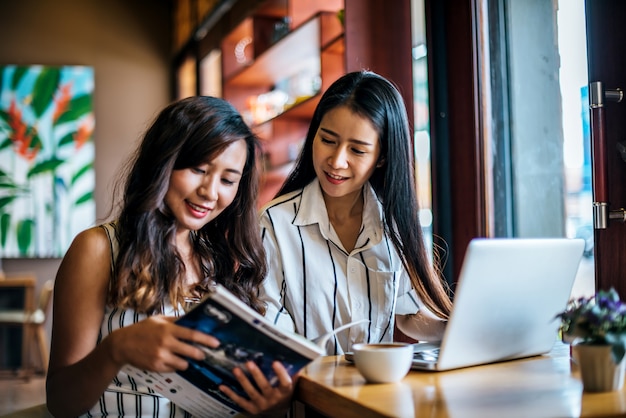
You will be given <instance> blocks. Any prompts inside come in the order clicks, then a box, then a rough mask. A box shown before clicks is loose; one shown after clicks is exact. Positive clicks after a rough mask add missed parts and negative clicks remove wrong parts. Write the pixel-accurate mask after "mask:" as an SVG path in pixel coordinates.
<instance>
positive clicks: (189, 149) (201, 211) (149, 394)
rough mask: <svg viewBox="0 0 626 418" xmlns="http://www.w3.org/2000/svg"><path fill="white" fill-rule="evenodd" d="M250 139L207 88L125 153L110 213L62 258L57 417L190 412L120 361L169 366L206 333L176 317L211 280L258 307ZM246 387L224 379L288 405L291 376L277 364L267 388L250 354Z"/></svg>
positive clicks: (54, 384)
mask: <svg viewBox="0 0 626 418" xmlns="http://www.w3.org/2000/svg"><path fill="white" fill-rule="evenodd" d="M257 156H258V142H257V138H256V137H255V136H254V135H253V134H252V133H251V131H250V130H249V128H248V127H247V126H246V124H245V123H244V121H243V120H242V118H241V116H240V115H239V113H238V112H237V111H236V110H235V109H234V108H233V107H232V106H231V105H230V104H228V103H227V102H225V101H223V100H221V99H217V98H213V97H191V98H188V99H183V100H181V101H178V102H175V103H173V104H171V105H169V106H167V107H166V108H165V109H164V110H163V111H162V112H161V113H160V114H159V115H158V117H157V118H156V120H155V121H154V123H153V124H152V125H151V126H150V128H149V129H148V130H147V132H146V133H145V135H144V137H143V140H142V142H141V144H140V146H139V148H138V150H137V152H136V154H135V155H134V156H133V158H132V160H131V161H130V165H129V169H128V172H127V176H126V177H125V180H124V181H125V183H124V184H123V187H124V190H123V195H122V198H121V202H120V208H119V213H118V214H117V218H116V220H115V221H113V222H110V223H105V224H103V225H100V226H97V227H94V228H91V229H88V230H86V231H83V232H82V233H80V234H79V235H78V236H77V237H76V238H75V239H74V242H73V243H72V245H71V247H70V249H69V250H68V252H67V254H66V255H65V257H64V259H63V261H62V263H61V266H60V268H59V271H58V274H57V278H56V284H55V292H54V312H53V318H54V319H53V330H52V349H51V355H50V366H49V371H48V377H47V404H48V407H49V409H50V411H51V412H52V413H53V415H54V416H58V417H64V416H77V415H81V414H84V415H85V416H104V415H111V416H154V417H165V416H167V417H174V416H189V414H188V413H186V412H185V411H183V410H182V409H181V408H180V407H177V406H176V405H174V404H172V403H171V402H170V401H169V400H168V399H166V398H163V397H161V396H159V395H157V394H155V393H154V392H153V391H151V390H149V389H148V388H146V387H142V386H141V385H138V384H137V382H135V381H134V380H133V379H132V378H131V377H130V376H128V375H127V374H126V373H124V372H123V371H122V367H123V366H124V365H125V364H130V365H133V366H135V367H137V368H139V369H141V370H150V371H156V372H173V371H176V370H182V369H185V368H186V367H187V366H188V363H187V361H186V360H185V357H188V358H194V359H198V360H200V359H203V358H204V353H203V352H202V350H200V349H199V348H197V347H196V346H195V345H194V343H197V344H203V345H206V346H208V347H212V348H215V347H217V346H218V345H219V341H217V340H216V339H215V338H213V337H212V336H210V335H207V334H204V333H202V332H200V331H196V330H192V329H189V328H186V327H181V326H178V325H176V324H174V322H173V321H174V320H175V318H176V317H177V316H179V315H181V314H182V313H184V306H185V303H187V301H188V300H197V299H199V298H201V297H202V296H203V295H204V294H205V293H206V292H207V291H208V290H209V288H210V286H211V284H212V283H213V282H217V283H220V284H221V285H223V286H225V287H226V288H228V289H229V290H230V291H231V292H233V293H234V294H235V295H237V296H238V297H239V298H240V299H241V300H243V301H244V302H246V303H247V304H249V305H250V306H252V307H253V308H254V309H256V310H257V311H259V312H261V313H263V312H264V309H263V305H262V303H261V302H260V300H259V299H258V289H259V285H260V283H261V281H262V280H263V277H264V274H265V272H266V264H265V256H264V251H263V246H262V243H261V241H260V238H259V237H258V235H257V234H254V233H251V231H256V230H257V229H258V218H257V216H256V198H257V188H258V178H257V176H258V174H257V170H256V161H257ZM248 363H249V364H246V367H248V369H249V371H250V373H251V375H252V377H253V378H254V380H255V383H256V385H257V386H256V387H255V386H254V385H252V384H251V382H250V381H249V380H248V379H247V378H246V377H245V375H244V374H243V373H241V371H240V370H236V371H235V376H236V377H237V378H238V380H239V381H240V383H241V384H242V387H243V388H244V389H245V391H246V392H247V394H248V395H249V399H244V398H243V397H241V396H238V395H237V394H235V393H234V392H232V391H230V390H228V388H225V389H222V390H223V391H224V392H225V393H226V394H227V395H228V396H229V397H230V398H231V399H233V400H234V401H235V402H236V403H238V404H239V405H240V406H242V407H243V408H244V409H245V410H247V411H248V412H250V413H259V412H266V411H269V410H273V409H276V408H278V409H280V408H283V407H286V404H288V401H289V398H290V395H291V393H292V381H291V378H290V377H289V374H288V373H287V371H286V370H285V368H284V367H283V366H282V365H281V364H279V363H275V364H274V365H273V367H274V370H275V372H276V374H277V376H278V378H279V384H278V386H277V387H275V388H273V387H271V386H270V385H269V383H268V382H267V380H266V379H265V377H264V375H263V374H262V372H261V371H260V369H259V368H258V367H256V365H255V364H254V362H248Z"/></svg>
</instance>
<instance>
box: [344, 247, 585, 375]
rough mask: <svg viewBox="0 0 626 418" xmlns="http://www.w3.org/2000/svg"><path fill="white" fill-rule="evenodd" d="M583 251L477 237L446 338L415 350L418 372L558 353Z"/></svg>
mask: <svg viewBox="0 0 626 418" xmlns="http://www.w3.org/2000/svg"><path fill="white" fill-rule="evenodd" d="M583 249H584V241H583V240H582V239H566V238H537V239H526V238H477V239H473V240H472V241H471V242H470V244H469V246H468V248H467V252H466V254H465V258H464V260H463V266H462V268H461V273H460V276H459V280H458V282H457V287H456V291H455V297H454V304H453V309H452V313H451V316H450V319H449V321H448V325H447V326H446V331H445V333H444V336H443V339H442V341H441V343H440V344H439V343H419V344H415V355H414V359H413V367H412V368H413V369H414V370H433V371H442V370H450V369H456V368H460V367H468V366H475V365H480V364H486V363H494V362H499V361H505V360H513V359H518V358H523V357H530V356H535V355H539V354H544V353H547V352H548V351H550V350H551V349H552V347H553V346H554V343H555V341H556V338H557V331H558V327H559V321H558V320H557V319H556V318H555V316H556V314H557V313H558V312H561V311H562V310H563V309H564V308H565V306H566V305H567V302H568V300H569V297H570V294H571V291H572V287H573V285H574V279H575V277H576V273H577V271H578V265H579V263H580V260H581V257H582V253H583ZM347 358H348V359H349V355H348V356H347Z"/></svg>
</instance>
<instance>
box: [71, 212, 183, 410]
mask: <svg viewBox="0 0 626 418" xmlns="http://www.w3.org/2000/svg"><path fill="white" fill-rule="evenodd" d="M101 227H102V228H103V229H104V230H105V232H106V233H107V236H108V237H109V242H110V245H111V273H112V274H115V258H116V255H117V252H118V241H117V233H116V227H117V225H116V224H115V223H114V222H111V223H107V224H103V225H101ZM163 313H164V314H165V315H169V316H179V315H181V314H182V310H175V309H173V308H172V307H171V306H170V305H169V304H167V305H164V312H163ZM146 317H147V315H146V314H139V313H136V312H135V311H133V310H132V309H119V308H111V307H110V306H106V307H105V312H104V319H103V321H102V326H101V328H100V335H99V337H98V342H100V341H101V340H102V339H104V338H105V337H106V336H107V335H109V334H110V333H111V332H112V331H114V330H116V329H118V328H122V327H125V326H128V325H132V324H134V323H136V322H139V321H141V320H143V319H145V318H146ZM82 416H83V417H108V416H111V417H172V418H174V417H191V414H189V413H188V412H186V411H184V410H183V409H181V408H180V407H177V406H176V405H175V404H173V403H172V402H171V401H170V400H169V399H167V398H165V397H163V396H161V395H159V394H157V393H155V392H154V391H153V390H152V389H149V388H148V387H146V386H143V385H140V384H138V383H137V382H136V381H135V380H134V379H132V378H131V377H130V376H128V375H127V374H126V373H124V372H122V371H120V372H119V373H118V374H117V376H116V377H115V379H113V381H112V382H111V383H110V384H109V387H108V388H107V389H106V390H105V392H104V393H103V394H102V396H101V397H100V399H99V400H98V402H97V403H96V404H95V405H94V406H93V407H92V408H91V409H90V410H89V411H88V412H87V413H86V414H84V415H82Z"/></svg>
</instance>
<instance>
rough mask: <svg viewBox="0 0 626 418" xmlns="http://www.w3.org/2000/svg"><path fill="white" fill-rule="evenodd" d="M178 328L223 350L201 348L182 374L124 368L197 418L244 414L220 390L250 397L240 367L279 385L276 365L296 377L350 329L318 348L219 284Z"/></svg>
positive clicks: (322, 340)
mask: <svg viewBox="0 0 626 418" xmlns="http://www.w3.org/2000/svg"><path fill="white" fill-rule="evenodd" d="M176 323H177V324H179V325H184V326H186V327H189V328H193V329H198V330H200V331H204V332H206V333H208V334H211V335H213V336H214V337H216V338H217V339H218V340H219V341H220V346H219V347H218V348H209V347H206V346H202V345H198V347H200V348H201V349H202V350H203V351H204V352H205V354H206V357H205V358H204V360H201V361H196V360H192V359H188V360H189V367H188V368H187V369H186V370H184V371H178V372H175V373H154V372H148V371H145V370H139V369H137V368H135V367H133V366H130V365H127V366H124V371H125V372H126V373H127V374H128V375H129V377H131V378H133V379H135V381H137V383H143V384H145V385H146V386H148V387H149V388H151V389H153V390H154V391H155V392H157V393H159V394H161V395H162V396H164V397H166V398H169V399H170V400H171V401H172V402H174V403H175V404H176V405H177V406H179V407H181V408H183V409H185V410H186V411H187V412H189V413H191V414H193V415H194V416H199V417H228V416H236V415H238V414H240V413H241V412H242V409H241V408H240V407H239V406H238V405H237V404H235V403H234V402H232V401H231V400H230V398H228V397H227V396H226V395H225V394H224V393H222V392H221V391H220V390H219V386H220V385H227V386H229V387H230V388H231V389H233V390H234V391H235V392H237V393H239V394H241V395H242V396H246V397H247V395H246V394H245V392H244V391H243V389H242V388H241V386H240V385H239V382H238V381H237V379H236V378H235V376H234V375H233V374H232V370H233V368H235V367H239V368H240V369H241V370H243V371H244V373H246V367H245V363H246V362H247V361H249V360H252V361H254V362H255V363H256V364H257V365H258V366H259V368H260V369H261V370H262V371H263V373H264V374H265V376H266V377H267V379H268V380H269V381H270V383H271V384H273V385H274V384H277V383H278V378H277V377H276V375H275V373H274V371H273V369H272V367H271V364H272V362H273V361H274V360H278V361H280V362H281V363H282V364H283V365H284V366H285V368H286V369H287V371H288V372H289V374H290V375H291V376H293V375H294V374H295V373H297V372H298V371H299V370H300V369H302V368H303V367H304V366H306V365H307V364H308V363H309V362H311V361H312V360H314V359H315V358H317V357H319V356H321V355H323V354H325V350H324V348H322V347H323V344H320V343H323V342H324V341H325V340H326V339H327V338H328V337H329V336H331V335H332V334H334V333H336V332H338V331H340V330H341V329H345V328H346V327H345V326H344V327H341V328H340V329H339V328H338V329H336V330H335V331H333V332H332V333H330V334H327V335H325V336H324V337H323V338H321V339H320V340H319V343H316V342H313V341H310V340H307V339H306V338H304V337H302V336H300V335H298V334H294V333H290V332H285V331H282V330H280V329H278V328H277V327H276V326H274V325H273V324H272V323H271V322H269V321H268V320H267V319H265V318H264V317H263V316H261V315H260V314H259V313H257V312H256V311H254V310H253V309H251V308H250V307H249V306H247V305H246V304H245V303H243V302H242V301H240V300H239V299H238V298H237V297H236V296H234V295H233V294H232V293H231V292H229V291H228V290H227V289H226V288H224V287H223V286H221V285H216V286H215V288H214V291H212V292H210V293H209V295H207V296H206V297H205V298H204V299H203V300H202V301H201V302H200V303H199V304H198V305H197V306H195V307H194V308H193V309H191V310H190V311H189V312H188V313H187V314H185V315H184V316H182V317H181V318H179V319H178V320H177V321H176ZM350 325H353V324H350ZM250 379H251V381H252V382H254V380H253V379H252V378H250Z"/></svg>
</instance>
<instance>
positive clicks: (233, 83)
mask: <svg viewBox="0 0 626 418" xmlns="http://www.w3.org/2000/svg"><path fill="white" fill-rule="evenodd" d="M285 2H286V3H287V7H286V8H283V6H284V5H285ZM341 4H342V5H343V1H342V2H341ZM337 5H338V1H337V0H327V1H318V2H312V3H310V4H307V5H303V4H302V3H298V4H297V5H295V2H294V0H271V1H270V2H268V3H267V6H266V7H265V8H264V7H263V6H262V7H261V8H260V9H259V11H258V14H255V15H253V16H250V17H248V18H246V19H245V20H244V21H243V22H242V23H240V24H239V25H238V26H237V27H236V28H235V29H234V30H233V31H232V32H231V33H230V34H228V35H227V36H226V37H225V38H224V39H223V41H222V44H221V46H222V74H223V79H222V81H223V83H222V85H223V97H224V98H225V99H226V100H228V101H229V102H231V103H232V104H233V105H234V106H235V107H236V108H237V109H238V110H239V111H240V112H241V114H242V115H244V118H245V119H246V120H247V121H248V123H249V124H250V125H251V126H252V128H253V130H254V131H255V133H256V134H257V135H258V136H259V138H261V140H262V147H263V152H264V158H265V160H266V165H267V167H269V168H268V170H267V171H266V172H264V174H263V176H262V182H261V196H260V200H259V203H260V204H261V205H262V204H264V203H265V202H266V201H267V200H269V199H271V198H272V197H273V196H274V194H275V193H276V192H278V190H279V189H280V187H281V185H282V183H283V182H284V180H285V179H286V177H287V175H288V174H289V171H290V170H291V168H292V167H293V161H294V158H295V157H296V155H297V152H298V151H299V149H300V147H301V146H302V144H303V142H304V138H305V137H306V133H307V131H308V127H309V123H310V120H311V117H312V116H313V113H314V111H315V108H316V106H317V104H318V103H319V101H320V99H321V97H322V93H323V91H325V89H326V88H328V86H329V85H330V84H331V83H332V82H334V81H335V80H336V79H337V78H339V77H340V76H341V75H342V74H344V73H345V69H346V64H345V45H344V44H345V38H344V35H343V26H342V24H341V22H340V21H339V19H338V17H337V11H336V10H333V11H324V9H323V7H326V8H329V7H331V6H332V7H336V6H337ZM315 7H317V9H315ZM320 7H321V9H320ZM292 9H293V10H295V11H294V13H297V14H298V17H297V18H296V21H297V22H299V24H297V25H296V27H294V28H293V29H292V30H291V31H290V32H289V33H287V34H286V35H284V36H282V37H281V38H280V39H279V40H278V41H276V42H274V43H271V38H272V36H273V35H271V34H270V35H268V33H267V31H270V32H271V27H270V26H268V25H267V22H268V21H269V22H272V21H273V22H279V25H284V23H285V22H288V21H290V19H291V18H292V17H291V16H282V13H284V12H285V10H287V11H290V10H292ZM267 10H272V13H273V15H272V16H268V15H266V14H265V13H266V12H267ZM309 12H310V14H309V15H308V18H306V19H304V18H303V17H304V16H306V15H307V14H306V13H309ZM268 19H269V20H268ZM260 25H266V26H265V28H264V30H265V33H264V31H263V30H260V28H261V26H260ZM279 28H283V26H279ZM274 37H276V35H275V34H274ZM268 39H270V42H269V43H268ZM235 51H236V53H235ZM237 58H239V60H237ZM309 83H310V84H309ZM309 95H310V96H309ZM285 97H286V99H285V100H286V101H285V102H282V99H284V98H285ZM268 98H269V100H270V103H269V104H268V102H267V100H268ZM271 99H276V102H277V103H274V102H271ZM294 101H295V104H292V105H289V103H290V102H294ZM283 103H284V104H283Z"/></svg>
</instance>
